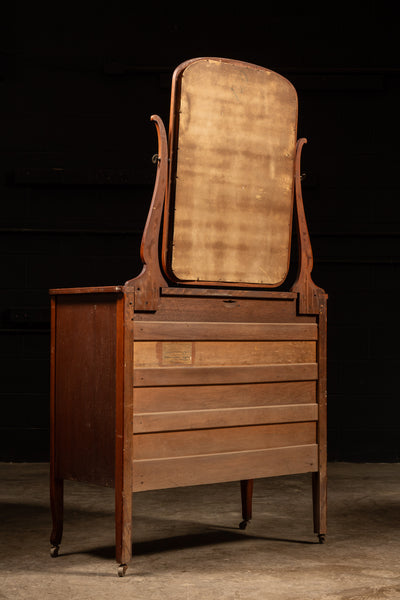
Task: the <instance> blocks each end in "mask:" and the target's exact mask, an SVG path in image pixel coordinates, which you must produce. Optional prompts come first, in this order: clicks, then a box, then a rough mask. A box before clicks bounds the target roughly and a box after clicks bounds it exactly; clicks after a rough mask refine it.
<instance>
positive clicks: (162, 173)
mask: <svg viewBox="0 0 400 600" xmlns="http://www.w3.org/2000/svg"><path fill="white" fill-rule="evenodd" d="M151 120H152V121H153V122H154V123H155V126H156V129H157V136H158V153H157V155H155V156H154V157H153V162H156V163H157V175H156V181H155V184H154V192H153V198H152V201H151V205H150V210H149V214H148V216H147V221H146V225H145V228H144V232H143V237H142V243H141V246H140V258H141V259H142V263H143V269H142V271H141V273H140V274H139V275H138V276H137V277H135V278H134V279H130V280H129V281H127V282H126V283H125V288H126V289H127V291H133V290H132V288H134V292H135V310H143V311H152V310H156V309H157V306H158V300H159V297H160V288H161V287H163V286H166V285H167V282H166V280H165V278H164V275H163V273H162V271H161V268H160V259H159V235H160V228H161V220H162V211H163V206H164V197H165V189H166V184H167V174H168V143H167V134H166V131H165V127H164V123H163V122H162V119H161V118H160V117H159V116H158V115H152V116H151Z"/></svg>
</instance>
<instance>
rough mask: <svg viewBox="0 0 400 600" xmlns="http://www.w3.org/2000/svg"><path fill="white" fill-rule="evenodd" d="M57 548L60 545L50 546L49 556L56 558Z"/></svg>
mask: <svg viewBox="0 0 400 600" xmlns="http://www.w3.org/2000/svg"><path fill="white" fill-rule="evenodd" d="M59 549H60V546H52V547H51V548H50V556H51V558H57V556H58V551H59Z"/></svg>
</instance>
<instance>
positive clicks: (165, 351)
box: [158, 342, 193, 365]
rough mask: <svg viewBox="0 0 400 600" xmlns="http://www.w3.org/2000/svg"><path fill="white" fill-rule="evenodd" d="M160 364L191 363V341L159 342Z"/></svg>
mask: <svg viewBox="0 0 400 600" xmlns="http://www.w3.org/2000/svg"><path fill="white" fill-rule="evenodd" d="M159 349H161V364H162V365H191V364H192V362H193V343H192V342H161V343H160V344H158V350H159Z"/></svg>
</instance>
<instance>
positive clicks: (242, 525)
mask: <svg viewBox="0 0 400 600" xmlns="http://www.w3.org/2000/svg"><path fill="white" fill-rule="evenodd" d="M249 523H250V521H246V519H245V520H244V521H242V522H241V523H239V529H246V527H247V525H248V524H249Z"/></svg>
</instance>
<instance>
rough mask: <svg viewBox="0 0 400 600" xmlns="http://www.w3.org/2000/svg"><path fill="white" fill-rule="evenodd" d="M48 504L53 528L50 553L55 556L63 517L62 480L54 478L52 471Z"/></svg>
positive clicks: (58, 546) (61, 530) (61, 531)
mask: <svg viewBox="0 0 400 600" xmlns="http://www.w3.org/2000/svg"><path fill="white" fill-rule="evenodd" d="M50 506H51V516H52V519H53V529H52V531H51V535H50V543H51V549H50V555H51V556H52V557H53V558H55V557H56V556H58V551H59V548H60V544H61V539H62V534H63V519H64V480H63V479H58V478H56V477H55V476H54V475H53V473H52V474H51V477H50Z"/></svg>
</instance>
